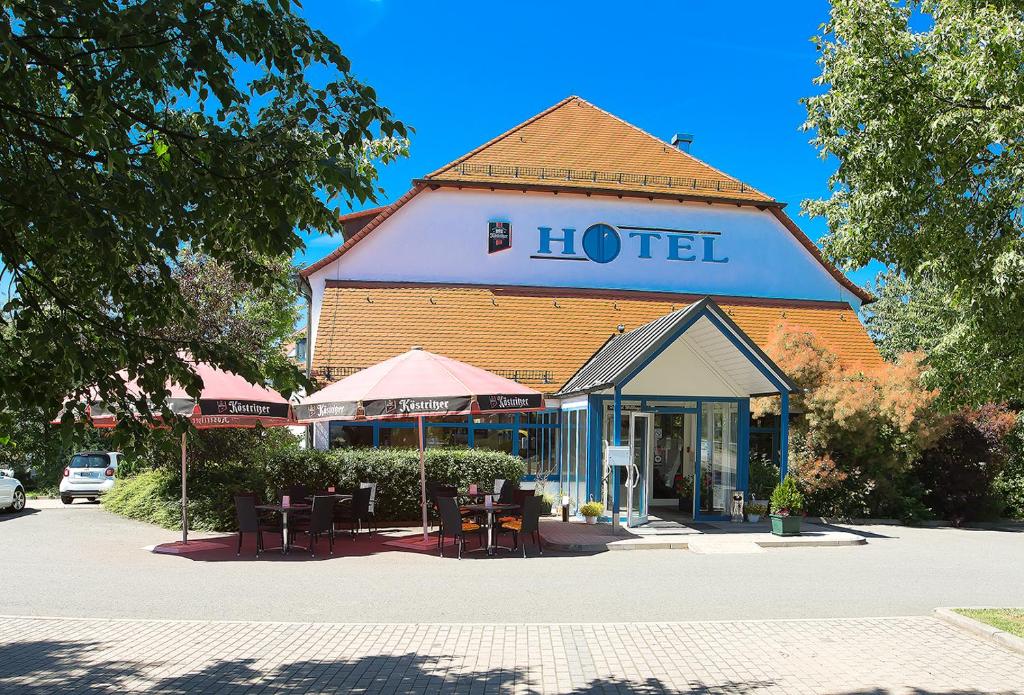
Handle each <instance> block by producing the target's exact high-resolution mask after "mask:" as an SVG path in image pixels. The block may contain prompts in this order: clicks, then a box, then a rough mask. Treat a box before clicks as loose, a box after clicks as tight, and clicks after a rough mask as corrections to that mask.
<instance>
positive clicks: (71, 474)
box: [60, 451, 121, 504]
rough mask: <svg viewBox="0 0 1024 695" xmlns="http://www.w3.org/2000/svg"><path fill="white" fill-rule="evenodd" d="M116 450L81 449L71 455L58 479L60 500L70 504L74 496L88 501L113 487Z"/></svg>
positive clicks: (119, 455)
mask: <svg viewBox="0 0 1024 695" xmlns="http://www.w3.org/2000/svg"><path fill="white" fill-rule="evenodd" d="M120 457H121V454H120V453H119V452H116V451H81V452H79V453H77V454H75V455H74V456H72V457H71V461H70V462H69V463H68V465H67V467H66V468H64V476H63V477H62V478H61V479H60V501H61V502H63V503H64V504H71V503H72V502H73V501H74V499H75V498H76V497H85V498H86V499H88V500H89V501H90V502H91V501H93V500H95V499H96V498H97V497H99V496H100V495H102V494H103V493H105V492H109V491H110V488H112V487H114V475H115V474H116V473H117V461H118V459H119V458H120Z"/></svg>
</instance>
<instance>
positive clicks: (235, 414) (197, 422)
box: [54, 362, 298, 543]
mask: <svg viewBox="0 0 1024 695" xmlns="http://www.w3.org/2000/svg"><path fill="white" fill-rule="evenodd" d="M192 370H193V371H194V372H195V373H196V375H197V376H198V377H199V378H200V380H201V381H202V383H203V387H202V389H201V391H200V392H199V397H198V398H194V397H192V396H190V395H189V394H188V392H187V391H186V390H185V389H184V388H183V387H182V386H180V385H179V384H176V383H173V382H168V383H167V384H166V385H165V388H166V389H167V391H168V392H169V394H170V395H169V396H168V398H167V399H166V401H165V404H166V405H167V407H168V408H169V409H170V411H171V412H172V413H174V414H175V415H180V416H182V417H185V418H187V419H188V421H189V422H190V423H191V424H192V426H193V427H195V428H196V429H200V430H206V429H219V428H226V427H243V428H249V427H257V426H260V427H287V426H289V425H296V424H298V423H297V422H296V421H295V417H294V416H293V414H292V411H291V405H290V404H289V402H288V399H286V398H285V397H284V396H282V395H281V394H280V393H278V392H277V391H274V390H273V389H270V388H267V387H265V386H259V385H257V384H252V383H250V382H248V381H246V380H245V378H243V377H241V376H239V375H238V374H235V373H233V372H226V371H224V370H222V369H217V368H216V367H214V366H213V365H210V364H207V363H205V362H198V363H196V364H194V365H193V366H192ZM128 390H129V391H131V392H133V393H135V394H139V393H141V389H140V387H139V386H138V382H137V381H134V380H133V381H131V382H130V383H129V384H128ZM85 411H86V415H87V417H88V418H89V422H90V424H92V426H93V427H102V428H107V427H114V426H115V425H117V421H118V417H119V416H118V415H117V414H115V413H113V412H111V411H110V410H109V409H108V408H107V407H106V406H105V404H103V403H102V402H101V401H91V402H89V403H87V404H86V408H85ZM59 422H60V418H58V419H56V420H54V424H57V423H59ZM154 426H155V427H162V426H163V424H162V422H161V418H160V417H157V419H156V422H155V424H154ZM186 447H187V442H186V439H185V433H182V435H181V540H182V542H183V543H187V542H188V470H187V465H186V459H185V455H186Z"/></svg>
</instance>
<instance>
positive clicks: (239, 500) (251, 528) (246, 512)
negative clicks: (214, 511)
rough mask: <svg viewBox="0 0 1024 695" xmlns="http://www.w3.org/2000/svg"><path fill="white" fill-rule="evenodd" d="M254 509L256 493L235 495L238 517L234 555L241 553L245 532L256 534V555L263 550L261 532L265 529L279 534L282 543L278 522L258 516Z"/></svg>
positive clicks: (281, 531) (282, 537) (282, 543)
mask: <svg viewBox="0 0 1024 695" xmlns="http://www.w3.org/2000/svg"><path fill="white" fill-rule="evenodd" d="M258 511H259V510H257V509H256V495H255V494H253V493H248V494H242V495H236V496H235V516H236V517H237V518H238V549H237V551H236V552H235V556H236V557H238V556H240V555H241V554H242V537H243V536H244V535H245V534H246V533H255V534H256V557H259V556H260V553H261V552H263V534H264V533H265V532H267V531H270V532H275V531H276V532H277V533H280V534H281V545H284V530H283V529H282V528H281V526H280V524H274V523H273V522H268V521H265V520H263V519H261V518H260V515H259V513H258Z"/></svg>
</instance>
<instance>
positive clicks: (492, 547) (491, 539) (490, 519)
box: [462, 502, 519, 555]
mask: <svg viewBox="0 0 1024 695" xmlns="http://www.w3.org/2000/svg"><path fill="white" fill-rule="evenodd" d="M462 508H463V509H468V510H469V511H471V512H486V514H487V548H486V550H487V554H488V555H494V553H495V552H497V550H498V548H499V547H501V548H502V549H503V550H512V548H507V547H505V546H498V544H497V543H496V541H495V536H494V514H495V512H513V511H515V510H517V509H519V505H518V504H502V503H498V502H495V503H494V504H492V505H490V506H487V505H486V504H467V505H465V506H463V507H462Z"/></svg>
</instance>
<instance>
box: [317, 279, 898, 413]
mask: <svg viewBox="0 0 1024 695" xmlns="http://www.w3.org/2000/svg"><path fill="white" fill-rule="evenodd" d="M697 299H699V297H697V296H694V295H683V294H668V293H647V292H628V291H616V292H612V291H607V290H568V289H558V290H556V289H539V288H526V287H477V286H440V285H438V286H433V285H422V284H393V283H365V282H362V283H355V282H351V283H350V282H340V281H331V282H328V285H327V288H326V289H325V293H324V300H323V306H322V309H321V312H320V323H319V328H318V331H317V335H316V349H315V350H314V352H313V367H314V369H316V370H321V371H322V370H325V369H326V368H331V370H332V375H331V377H330V379H331V380H336V379H338V378H341V377H343V376H346V375H347V374H348V373H351V371H355V370H356V369H361V368H364V367H368V366H370V365H372V364H375V363H377V362H380V361H382V360H385V359H387V358H389V357H393V356H394V355H397V354H399V353H401V352H404V351H406V350H408V349H409V348H410V347H411V346H413V345H420V346H422V347H423V348H424V349H426V350H430V351H432V352H437V353H440V354H443V355H447V356H448V357H453V358H455V359H458V360H462V361H464V362H469V363H470V364H474V365H476V366H478V367H482V368H484V369H488V370H490V371H494V372H497V373H499V374H501V375H502V376H507V377H510V378H518V379H519V380H520V381H522V382H523V383H526V384H528V385H530V386H533V387H534V388H538V389H540V390H542V391H544V392H546V393H554V392H555V391H557V390H558V388H559V387H560V386H561V385H562V384H563V383H565V381H566V380H568V379H569V377H571V376H572V375H573V374H574V373H575V372H576V370H577V369H578V368H579V367H580V365H582V364H583V363H584V362H586V360H587V359H589V358H590V356H591V355H592V354H593V353H594V351H595V350H597V349H598V348H599V347H600V346H601V345H602V344H603V343H604V341H605V340H607V339H608V337H609V336H610V335H611V334H612V333H614V332H615V331H616V327H617V326H618V325H619V324H622V325H623V326H624V327H625V329H626V330H629V329H632V328H635V327H637V326H639V325H641V324H643V323H647V322H648V321H651V320H653V319H655V318H657V317H659V316H663V315H664V314H667V313H669V312H670V311H673V310H674V309H679V308H681V307H683V306H685V305H687V304H690V303H692V302H694V301H696V300H697ZM716 301H717V302H718V304H719V305H721V306H722V308H723V309H724V310H725V311H727V312H728V313H729V315H730V316H731V317H732V319H733V320H734V321H735V322H736V323H737V324H738V325H739V326H740V328H742V329H743V330H744V331H745V332H746V333H747V335H749V336H750V337H751V339H753V340H754V342H756V343H758V344H759V345H761V346H762V347H763V346H764V344H765V341H766V339H767V337H768V333H769V331H770V330H771V329H772V328H774V327H775V326H776V325H778V324H779V323H780V322H783V321H785V322H787V323H788V324H790V325H794V326H803V327H805V328H809V329H812V330H814V331H815V332H817V334H818V335H819V336H820V337H821V339H822V340H823V341H824V342H825V343H826V344H827V345H828V346H829V348H830V349H832V350H833V351H834V352H835V353H836V354H837V355H838V356H839V358H840V359H841V360H843V361H844V362H846V363H848V364H851V365H854V364H857V365H861V366H863V367H872V366H875V365H878V364H880V363H881V362H882V358H881V356H880V355H879V353H878V350H877V349H876V348H875V346H874V344H873V343H872V342H871V339H870V338H869V337H868V335H867V332H866V331H865V330H864V327H863V326H862V325H861V323H860V321H859V320H858V318H857V314H856V313H855V312H854V311H853V310H852V309H851V308H850V306H849V305H848V304H845V303H841V302H834V303H833V302H800V301H796V300H761V299H745V298H733V297H724V298H723V297H718V298H716Z"/></svg>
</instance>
